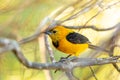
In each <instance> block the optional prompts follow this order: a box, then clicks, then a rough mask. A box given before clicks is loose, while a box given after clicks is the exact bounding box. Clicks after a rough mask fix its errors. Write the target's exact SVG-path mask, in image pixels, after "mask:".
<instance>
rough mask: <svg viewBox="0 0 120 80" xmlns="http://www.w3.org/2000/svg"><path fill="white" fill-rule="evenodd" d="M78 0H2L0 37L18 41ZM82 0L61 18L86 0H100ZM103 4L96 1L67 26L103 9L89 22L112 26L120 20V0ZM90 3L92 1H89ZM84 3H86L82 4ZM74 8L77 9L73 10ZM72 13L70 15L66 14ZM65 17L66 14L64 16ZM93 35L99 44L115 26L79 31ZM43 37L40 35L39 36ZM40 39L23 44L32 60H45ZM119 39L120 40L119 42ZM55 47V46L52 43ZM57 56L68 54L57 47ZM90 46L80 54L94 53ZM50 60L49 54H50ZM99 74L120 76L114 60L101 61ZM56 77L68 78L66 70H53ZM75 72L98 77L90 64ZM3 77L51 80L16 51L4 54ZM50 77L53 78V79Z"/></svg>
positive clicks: (88, 79)
mask: <svg viewBox="0 0 120 80" xmlns="http://www.w3.org/2000/svg"><path fill="white" fill-rule="evenodd" d="M75 1H77V0H0V37H7V38H11V39H15V40H17V41H19V40H21V39H22V38H25V37H27V36H30V35H32V34H33V33H34V31H35V30H36V29H37V27H38V26H39V24H40V22H41V21H42V20H43V19H44V18H45V17H46V16H49V15H50V14H51V13H53V12H54V11H56V10H58V9H60V8H61V7H64V6H66V5H70V4H72V3H73V2H75ZM80 1H81V2H80V3H79V4H75V5H73V6H70V7H69V8H67V7H66V8H67V10H66V11H64V12H63V13H62V14H61V15H60V16H59V17H57V18H56V19H57V20H64V19H66V18H67V17H69V16H71V15H72V14H74V13H75V12H77V11H79V10H82V8H84V7H85V6H84V5H85V3H87V2H89V3H94V2H98V1H100V0H80ZM115 2H118V4H115V5H114V6H110V7H109V8H108V9H106V10H103V9H105V8H106V7H108V6H109V5H111V4H113V3H115ZM101 3H102V4H101V5H95V6H94V7H93V8H92V9H90V10H88V11H87V12H86V13H84V14H81V15H80V16H78V17H77V18H75V19H72V20H70V21H66V22H64V23H63V24H64V25H67V26H80V25H84V24H86V22H87V21H88V20H89V19H90V18H91V17H93V16H94V15H96V14H97V13H98V12H99V11H100V10H101V12H100V13H99V15H97V16H96V17H95V18H93V19H92V20H90V21H89V22H88V23H87V24H86V25H94V26H96V27H97V28H109V27H113V26H114V25H115V24H117V23H118V22H120V4H119V0H101ZM87 4H88V3H87ZM82 6H83V7H82ZM72 9H75V10H73V11H72V12H71V10H72ZM66 14H69V15H67V16H64V15H66ZM61 17H62V18H61ZM79 32H80V33H81V34H83V35H85V36H86V37H88V38H89V39H90V41H91V42H92V43H93V44H95V45H99V44H100V43H102V42H104V41H106V40H108V39H109V38H110V37H111V35H112V34H113V32H114V30H110V31H103V32H97V31H94V30H91V29H84V30H80V31H79ZM39 40H40V39H39ZM39 40H35V41H32V42H29V43H27V44H23V45H21V48H22V51H23V53H24V55H25V56H26V58H27V59H28V60H30V61H36V62H42V59H43V58H42V57H41V56H42V55H43V54H44V53H41V51H40V49H41V48H40V47H42V46H40V45H39V44H38V43H39ZM118 43H119V42H118ZM52 48H53V47H52ZM53 50H54V52H55V54H54V55H55V58H56V60H59V59H60V57H62V56H66V55H65V54H63V53H61V52H59V51H58V50H56V49H54V48H53ZM89 52H91V53H92V52H94V51H93V50H92V51H91V50H90V49H88V50H86V51H85V52H84V53H83V54H81V56H80V57H92V56H91V54H89ZM119 53H120V48H115V51H114V54H116V55H118V54H119ZM100 54H102V55H99V56H98V55H97V57H108V55H107V54H106V53H102V52H101V53H100ZM46 57H47V59H48V62H50V60H49V56H48V55H47V56H46ZM93 68H94V70H95V73H96V76H97V78H98V79H99V80H120V74H119V72H117V71H116V70H115V68H114V67H113V66H112V65H111V64H107V65H99V66H94V67H93ZM50 73H51V75H52V78H53V79H52V80H67V77H66V76H65V73H63V72H61V71H58V72H57V73H54V70H51V71H50ZM74 75H75V76H77V77H78V78H80V79H81V80H94V77H93V75H92V74H91V71H90V69H89V67H85V68H77V69H75V70H74ZM0 80H47V79H46V76H45V73H44V71H43V70H35V69H29V68H26V67H25V66H23V65H22V64H21V63H20V62H19V61H18V60H17V58H16V57H15V56H14V54H13V53H12V52H7V53H5V54H2V55H0ZM49 80H50V79H49Z"/></svg>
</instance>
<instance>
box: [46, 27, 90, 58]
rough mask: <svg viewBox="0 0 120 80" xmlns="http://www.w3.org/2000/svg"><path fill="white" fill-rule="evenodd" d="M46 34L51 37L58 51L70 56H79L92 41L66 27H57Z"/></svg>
mask: <svg viewBox="0 0 120 80" xmlns="http://www.w3.org/2000/svg"><path fill="white" fill-rule="evenodd" d="M45 33H46V34H48V35H49V36H50V37H51V39H52V43H53V45H54V47H55V48H56V49H58V50H60V51H62V52H64V53H66V54H69V56H71V55H74V56H79V54H80V53H82V52H83V51H85V50H86V49H87V48H88V47H89V43H90V41H89V40H88V38H87V37H85V36H83V35H81V34H79V33H77V32H75V31H73V30H72V29H68V28H65V27H64V26H56V27H54V28H53V29H50V30H49V31H46V32H45ZM69 56H68V57H69Z"/></svg>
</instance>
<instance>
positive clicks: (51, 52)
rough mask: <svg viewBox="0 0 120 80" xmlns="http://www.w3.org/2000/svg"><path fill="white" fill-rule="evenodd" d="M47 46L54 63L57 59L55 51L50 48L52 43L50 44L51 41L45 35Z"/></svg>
mask: <svg viewBox="0 0 120 80" xmlns="http://www.w3.org/2000/svg"><path fill="white" fill-rule="evenodd" d="M45 45H46V46H47V50H48V53H49V56H50V60H51V61H52V62H56V60H55V58H54V54H53V50H52V48H51V47H50V43H49V40H48V36H47V35H45Z"/></svg>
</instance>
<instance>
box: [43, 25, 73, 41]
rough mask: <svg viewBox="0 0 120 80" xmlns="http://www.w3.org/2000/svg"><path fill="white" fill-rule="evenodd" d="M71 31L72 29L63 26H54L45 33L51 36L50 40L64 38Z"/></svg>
mask: <svg viewBox="0 0 120 80" xmlns="http://www.w3.org/2000/svg"><path fill="white" fill-rule="evenodd" d="M71 32H73V30H71V29H68V28H65V27H64V26H56V27H54V28H53V29H50V30H48V31H46V32H45V33H46V34H48V35H49V36H50V37H51V39H52V41H59V40H61V39H63V38H66V36H67V35H68V34H69V33H71Z"/></svg>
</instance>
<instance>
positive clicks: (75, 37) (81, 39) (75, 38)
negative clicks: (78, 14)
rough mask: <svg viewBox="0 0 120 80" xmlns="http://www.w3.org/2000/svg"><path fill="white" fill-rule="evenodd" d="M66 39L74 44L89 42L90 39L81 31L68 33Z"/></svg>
mask: <svg viewBox="0 0 120 80" xmlns="http://www.w3.org/2000/svg"><path fill="white" fill-rule="evenodd" d="M66 39H67V40H68V41H70V42H71V43H74V44H81V43H89V40H88V38H87V37H85V36H83V35H81V34H79V33H76V32H72V33H70V34H68V35H67V36H66Z"/></svg>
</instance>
